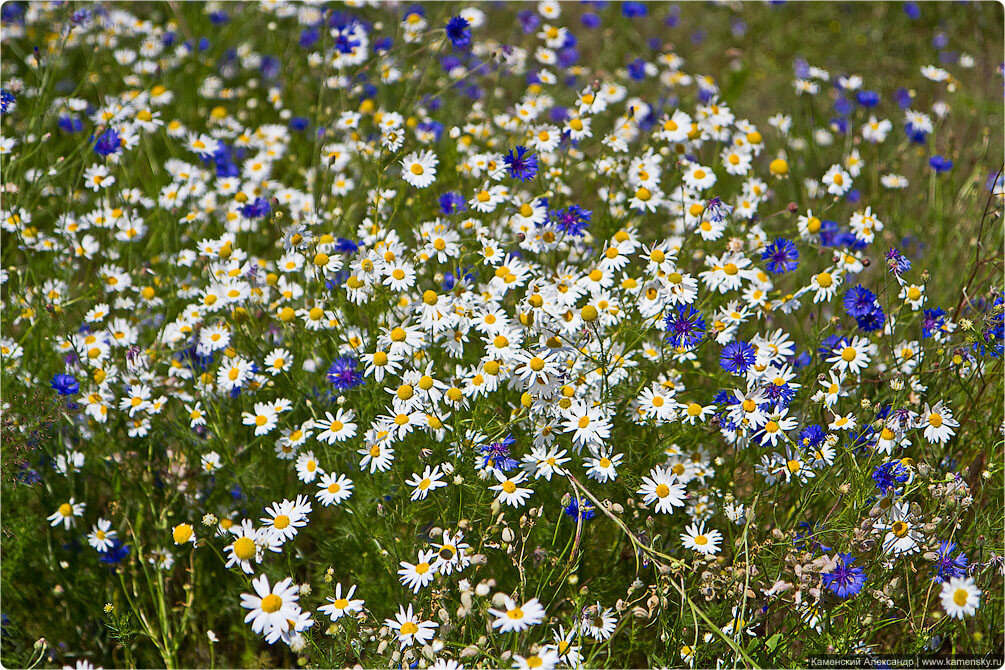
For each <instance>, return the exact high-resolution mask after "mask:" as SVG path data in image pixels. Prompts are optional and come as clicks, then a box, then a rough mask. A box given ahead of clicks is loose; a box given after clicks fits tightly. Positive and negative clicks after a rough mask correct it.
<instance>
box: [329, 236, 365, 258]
mask: <svg viewBox="0 0 1005 670" xmlns="http://www.w3.org/2000/svg"><path fill="white" fill-rule="evenodd" d="M335 251H337V252H339V253H340V254H354V253H356V252H357V251H359V245H358V244H356V243H355V242H353V241H352V240H349V239H346V238H344V237H340V238H338V239H337V240H335Z"/></svg>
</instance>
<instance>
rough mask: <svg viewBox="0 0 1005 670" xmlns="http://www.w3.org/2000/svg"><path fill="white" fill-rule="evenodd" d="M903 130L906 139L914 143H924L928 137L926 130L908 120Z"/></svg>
mask: <svg viewBox="0 0 1005 670" xmlns="http://www.w3.org/2000/svg"><path fill="white" fill-rule="evenodd" d="M904 132H905V133H907V137H908V139H910V140H911V141H912V142H914V143H915V144H924V143H925V141H926V140H927V139H928V131H926V130H925V129H924V128H919V127H917V126H915V125H914V124H913V123H911V122H910V121H908V122H907V123H905V124H904Z"/></svg>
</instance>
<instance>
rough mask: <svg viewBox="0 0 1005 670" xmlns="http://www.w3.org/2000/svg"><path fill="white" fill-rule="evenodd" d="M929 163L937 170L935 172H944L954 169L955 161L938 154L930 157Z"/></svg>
mask: <svg viewBox="0 0 1005 670" xmlns="http://www.w3.org/2000/svg"><path fill="white" fill-rule="evenodd" d="M928 165H929V167H931V168H932V169H933V170H935V174H942V173H943V172H949V171H950V170H952V169H953V161H951V160H949V159H948V158H945V157H944V156H939V155H938V154H936V155H935V156H932V157H931V158H929V159H928Z"/></svg>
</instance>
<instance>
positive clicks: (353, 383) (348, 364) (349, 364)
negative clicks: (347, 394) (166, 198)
mask: <svg viewBox="0 0 1005 670" xmlns="http://www.w3.org/2000/svg"><path fill="white" fill-rule="evenodd" d="M356 365H357V361H356V359H355V358H353V357H352V356H340V357H339V358H336V359H335V360H334V361H333V362H332V364H331V367H330V368H328V373H327V375H326V376H327V378H328V381H329V382H331V385H332V386H333V387H334V388H335V390H336V391H348V390H349V389H352V388H356V387H357V386H359V385H360V384H362V383H363V373H362V372H361V371H360V370H358V369H357V367H356Z"/></svg>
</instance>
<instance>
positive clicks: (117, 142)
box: [94, 128, 122, 157]
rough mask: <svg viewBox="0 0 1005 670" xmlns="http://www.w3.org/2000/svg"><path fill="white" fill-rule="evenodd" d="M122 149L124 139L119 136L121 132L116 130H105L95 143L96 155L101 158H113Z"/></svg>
mask: <svg viewBox="0 0 1005 670" xmlns="http://www.w3.org/2000/svg"><path fill="white" fill-rule="evenodd" d="M121 148H122V138H121V137H120V136H119V131H118V130H116V129H114V128H108V129H107V130H105V132H103V133H101V135H99V136H98V139H97V140H95V142H94V153H96V154H98V155H99V156H101V157H105V156H111V155H112V154H114V153H117V152H118V151H119V149H121Z"/></svg>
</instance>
